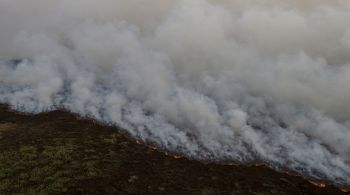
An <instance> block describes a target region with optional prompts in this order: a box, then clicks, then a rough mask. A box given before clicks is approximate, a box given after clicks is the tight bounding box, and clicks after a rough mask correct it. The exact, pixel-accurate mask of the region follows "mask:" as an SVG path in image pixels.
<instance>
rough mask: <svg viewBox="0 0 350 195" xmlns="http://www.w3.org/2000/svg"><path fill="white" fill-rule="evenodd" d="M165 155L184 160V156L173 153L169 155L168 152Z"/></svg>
mask: <svg viewBox="0 0 350 195" xmlns="http://www.w3.org/2000/svg"><path fill="white" fill-rule="evenodd" d="M164 155H165V156H169V157H172V158H174V159H181V158H184V157H183V156H180V155H175V154H171V153H168V152H164Z"/></svg>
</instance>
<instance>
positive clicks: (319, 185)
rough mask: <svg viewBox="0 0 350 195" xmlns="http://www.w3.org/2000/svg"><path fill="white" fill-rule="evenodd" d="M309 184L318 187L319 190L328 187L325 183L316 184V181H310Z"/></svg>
mask: <svg viewBox="0 0 350 195" xmlns="http://www.w3.org/2000/svg"><path fill="white" fill-rule="evenodd" d="M309 182H310V183H311V184H312V185H314V186H317V187H319V188H325V187H327V184H325V183H323V182H316V181H311V180H309Z"/></svg>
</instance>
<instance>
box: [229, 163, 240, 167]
mask: <svg viewBox="0 0 350 195" xmlns="http://www.w3.org/2000/svg"><path fill="white" fill-rule="evenodd" d="M226 165H227V166H234V167H239V166H240V164H238V163H228V164H226Z"/></svg>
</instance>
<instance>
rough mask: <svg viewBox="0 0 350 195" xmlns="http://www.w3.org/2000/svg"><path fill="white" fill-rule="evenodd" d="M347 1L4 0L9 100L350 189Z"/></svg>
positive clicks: (0, 47) (1, 63) (1, 25)
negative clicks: (287, 170)
mask: <svg viewBox="0 0 350 195" xmlns="http://www.w3.org/2000/svg"><path fill="white" fill-rule="evenodd" d="M349 21H350V2H349V1H346V0H333V1H326V0H309V1H303V0H284V1H281V0H244V1H243V0H176V1H174V0H147V1H146V0H128V1H124V0H98V1H97V0H74V1H71V0H45V1H43V0H30V1H23V0H0V101H1V102H3V103H8V104H10V105H11V106H12V107H13V108H14V109H16V110H19V111H23V112H33V113H38V112H43V111H49V110H54V109H57V108H65V109H67V110H70V111H72V112H76V113H79V114H81V115H83V116H89V117H94V118H96V119H98V120H100V121H102V122H105V123H109V124H112V125H117V126H120V127H122V128H124V129H126V130H127V131H129V132H130V133H131V134H132V135H134V136H137V137H139V138H141V139H143V140H145V141H147V142H153V143H157V144H158V145H160V146H161V147H164V148H167V149H169V150H173V151H178V152H182V153H184V154H186V155H188V156H190V157H193V158H197V159H206V160H228V161H231V160H232V161H239V162H251V161H254V160H259V161H264V162H267V163H270V164H272V165H273V166H275V167H280V168H281V167H287V168H289V169H292V170H294V171H297V172H299V173H302V174H307V175H309V176H313V177H316V178H321V179H327V180H330V181H332V182H334V183H336V184H350V117H349V116H350V23H349Z"/></svg>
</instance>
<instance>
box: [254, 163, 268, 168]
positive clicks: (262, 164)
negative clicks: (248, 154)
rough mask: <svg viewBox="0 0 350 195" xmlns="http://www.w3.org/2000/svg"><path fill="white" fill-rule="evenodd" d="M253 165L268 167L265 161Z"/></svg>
mask: <svg viewBox="0 0 350 195" xmlns="http://www.w3.org/2000/svg"><path fill="white" fill-rule="evenodd" d="M254 166H256V167H268V165H267V164H265V163H256V164H255V165H254Z"/></svg>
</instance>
